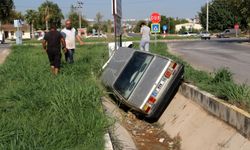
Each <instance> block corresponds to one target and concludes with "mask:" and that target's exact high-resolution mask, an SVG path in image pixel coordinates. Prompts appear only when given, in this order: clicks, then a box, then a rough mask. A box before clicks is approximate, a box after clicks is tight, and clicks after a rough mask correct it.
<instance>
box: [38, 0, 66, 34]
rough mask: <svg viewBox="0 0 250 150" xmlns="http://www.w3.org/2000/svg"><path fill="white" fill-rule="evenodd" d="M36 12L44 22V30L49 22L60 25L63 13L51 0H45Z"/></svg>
mask: <svg viewBox="0 0 250 150" xmlns="http://www.w3.org/2000/svg"><path fill="white" fill-rule="evenodd" d="M38 13H39V16H40V18H41V20H40V21H42V22H41V23H44V22H45V23H46V30H48V24H49V23H55V24H56V25H57V26H59V25H61V19H63V18H64V17H63V14H62V11H61V9H60V8H59V6H58V5H57V4H56V3H53V2H51V1H48V0H47V1H45V2H44V3H43V4H41V6H40V7H39V8H38Z"/></svg>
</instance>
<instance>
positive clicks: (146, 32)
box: [140, 22, 150, 51]
mask: <svg viewBox="0 0 250 150" xmlns="http://www.w3.org/2000/svg"><path fill="white" fill-rule="evenodd" d="M141 35H142V38H141V42H140V49H141V50H144V51H149V42H150V28H149V27H148V26H146V23H145V22H143V23H142V24H141Z"/></svg>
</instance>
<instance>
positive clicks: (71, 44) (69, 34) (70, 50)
mask: <svg viewBox="0 0 250 150" xmlns="http://www.w3.org/2000/svg"><path fill="white" fill-rule="evenodd" d="M62 35H63V36H64V38H65V42H66V48H67V51H66V53H64V54H65V61H66V62H68V63H73V62H74V57H73V56H74V52H75V48H76V39H77V40H78V42H79V43H80V45H83V41H82V40H81V37H80V36H78V35H77V31H76V29H75V28H73V27H72V26H71V21H70V20H67V21H66V22H65V28H64V29H63V30H62Z"/></svg>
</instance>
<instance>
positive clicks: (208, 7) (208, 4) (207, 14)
mask: <svg viewBox="0 0 250 150" xmlns="http://www.w3.org/2000/svg"><path fill="white" fill-rule="evenodd" d="M208 13H209V3H208V0H207V26H206V31H207V32H208V19H209V18H208V17H209V14H208Z"/></svg>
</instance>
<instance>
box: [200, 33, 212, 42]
mask: <svg viewBox="0 0 250 150" xmlns="http://www.w3.org/2000/svg"><path fill="white" fill-rule="evenodd" d="M200 37H201V39H202V40H203V39H204V40H207V39H208V40H210V39H211V35H210V33H209V32H207V31H202V32H201V33H200Z"/></svg>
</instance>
